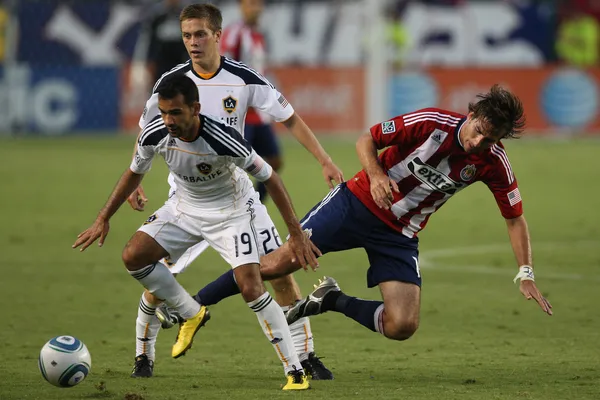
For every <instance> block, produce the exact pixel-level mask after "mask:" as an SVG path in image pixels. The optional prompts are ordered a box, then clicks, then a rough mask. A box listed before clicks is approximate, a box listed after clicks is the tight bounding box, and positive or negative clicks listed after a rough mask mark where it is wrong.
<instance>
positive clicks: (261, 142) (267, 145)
mask: <svg viewBox="0 0 600 400" xmlns="http://www.w3.org/2000/svg"><path fill="white" fill-rule="evenodd" d="M244 138H245V139H246V141H247V142H248V143H250V145H251V146H252V147H253V148H254V150H256V152H257V153H258V155H259V156H261V157H263V158H267V157H276V156H279V155H281V149H280V148H279V142H278V140H277V135H276V134H275V131H274V130H273V127H272V126H271V125H270V124H259V125H251V124H246V126H245V128H244Z"/></svg>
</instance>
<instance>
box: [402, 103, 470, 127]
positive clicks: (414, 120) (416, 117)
mask: <svg viewBox="0 0 600 400" xmlns="http://www.w3.org/2000/svg"><path fill="white" fill-rule="evenodd" d="M464 117H465V115H464V114H461V113H457V112H454V111H450V110H445V109H443V108H437V107H427V108H422V109H420V110H416V111H413V112H410V113H406V114H402V115H399V116H398V117H397V118H398V119H402V122H403V123H404V125H405V126H410V125H414V124H418V123H429V124H431V123H433V124H441V125H450V126H457V125H458V124H459V122H460V120H461V119H463V118H464Z"/></svg>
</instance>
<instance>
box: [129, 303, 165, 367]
mask: <svg viewBox="0 0 600 400" xmlns="http://www.w3.org/2000/svg"><path fill="white" fill-rule="evenodd" d="M156 306H157V304H153V303H152V302H151V301H149V300H148V299H147V298H146V292H144V293H143V294H142V298H141V299H140V303H139V307H138V316H137V319H136V327H135V333H136V335H135V337H136V340H135V355H136V357H137V356H140V355H142V354H145V355H146V356H147V357H148V359H149V360H152V361H154V355H155V349H156V338H157V336H158V331H159V330H160V322H159V321H158V319H157V318H156V315H155V312H156Z"/></svg>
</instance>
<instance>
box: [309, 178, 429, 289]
mask: <svg viewBox="0 0 600 400" xmlns="http://www.w3.org/2000/svg"><path fill="white" fill-rule="evenodd" d="M301 223H302V226H303V227H304V229H310V230H311V239H312V241H313V243H314V244H315V245H316V246H317V247H318V248H319V250H321V252H322V253H323V254H326V253H329V252H332V251H342V250H349V249H355V248H359V247H362V248H364V249H365V250H366V252H367V255H368V257H369V263H370V264H371V265H370V267H369V270H368V271H367V286H368V287H374V286H377V285H378V284H379V283H381V282H387V281H401V282H410V283H414V284H416V285H418V286H421V274H420V272H419V265H418V260H419V239H418V238H408V237H406V236H404V235H402V234H401V233H399V232H398V231H395V230H393V229H392V228H390V227H389V226H387V225H386V224H385V223H384V222H383V221H381V220H380V219H379V218H377V217H376V216H375V215H374V214H373V213H371V211H369V209H368V208H367V207H365V206H364V204H363V203H361V201H360V200H358V198H357V197H356V196H355V195H354V194H353V193H352V192H351V191H350V190H349V189H348V187H347V186H346V184H345V183H342V184H341V185H338V186H337V187H336V188H335V189H334V190H332V191H331V192H329V194H328V195H327V196H326V197H325V198H324V199H323V200H321V202H320V203H319V204H317V205H316V206H314V207H313V209H312V210H310V212H309V213H308V214H306V215H305V216H304V218H302V221H301Z"/></svg>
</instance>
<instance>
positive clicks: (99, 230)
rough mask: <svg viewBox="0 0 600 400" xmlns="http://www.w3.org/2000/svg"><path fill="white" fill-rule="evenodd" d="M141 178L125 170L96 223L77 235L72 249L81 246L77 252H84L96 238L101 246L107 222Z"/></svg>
mask: <svg viewBox="0 0 600 400" xmlns="http://www.w3.org/2000/svg"><path fill="white" fill-rule="evenodd" d="M143 177H144V175H140V174H136V173H134V172H133V171H131V170H130V169H129V168H127V170H126V171H125V172H124V173H123V175H121V179H119V181H118V182H117V185H116V186H115V188H114V189H113V191H112V193H111V195H110V197H109V198H108V200H107V201H106V204H105V205H104V207H102V210H100V212H99V213H98V217H96V221H94V223H93V224H92V226H91V227H89V228H88V229H86V230H85V231H83V232H81V233H80V234H79V235H77V240H76V241H75V243H74V244H73V246H72V247H73V248H77V247H79V246H81V248H80V249H79V251H84V250H85V249H87V248H88V247H89V246H90V245H91V244H92V243H94V242H95V241H96V240H97V239H98V238H100V241H99V242H98V246H102V245H103V244H104V240H105V239H106V236H107V235H108V231H109V229H110V225H109V223H108V221H109V220H110V218H111V217H112V216H113V215H114V214H115V213H116V212H117V210H118V209H119V207H121V205H122V204H123V203H124V202H125V200H126V199H127V198H128V197H129V195H130V194H131V193H132V192H133V191H134V190H135V188H137V187H138V186H139V185H140V183H141V182H142V178H143Z"/></svg>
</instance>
